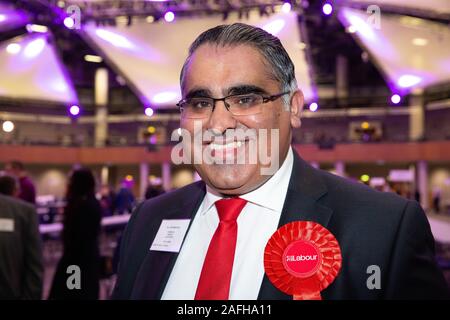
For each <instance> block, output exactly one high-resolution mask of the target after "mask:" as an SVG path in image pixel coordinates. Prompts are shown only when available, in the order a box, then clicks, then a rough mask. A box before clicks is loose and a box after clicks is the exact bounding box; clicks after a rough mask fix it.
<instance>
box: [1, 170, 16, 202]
mask: <svg viewBox="0 0 450 320" xmlns="http://www.w3.org/2000/svg"><path fill="white" fill-rule="evenodd" d="M0 193H1V194H4V195H7V196H10V197H14V198H16V197H17V196H18V195H19V188H18V186H17V180H16V178H14V177H12V176H9V175H3V176H0Z"/></svg>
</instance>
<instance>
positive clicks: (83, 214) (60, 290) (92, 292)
mask: <svg viewBox="0 0 450 320" xmlns="http://www.w3.org/2000/svg"><path fill="white" fill-rule="evenodd" d="M101 215H102V209H101V207H100V203H99V202H98V201H97V199H96V198H95V179H94V176H93V174H92V172H91V171H90V170H89V169H84V168H82V169H78V170H76V171H74V172H73V174H72V176H71V178H70V181H69V186H68V190H67V206H66V208H65V211H64V230H63V245H64V252H63V256H62V258H61V260H60V261H59V263H58V267H57V269H56V272H55V276H54V278H53V284H52V288H51V291H50V295H49V299H83V300H87V299H98V294H99V276H100V253H99V245H98V235H99V233H100V223H101ZM72 265H74V266H78V267H79V270H80V273H79V274H80V279H79V280H80V281H79V284H80V286H77V283H76V282H77V278H76V271H74V270H76V267H75V269H73V267H71V268H69V269H68V267H69V266H72ZM77 287H80V289H78V288H77Z"/></svg>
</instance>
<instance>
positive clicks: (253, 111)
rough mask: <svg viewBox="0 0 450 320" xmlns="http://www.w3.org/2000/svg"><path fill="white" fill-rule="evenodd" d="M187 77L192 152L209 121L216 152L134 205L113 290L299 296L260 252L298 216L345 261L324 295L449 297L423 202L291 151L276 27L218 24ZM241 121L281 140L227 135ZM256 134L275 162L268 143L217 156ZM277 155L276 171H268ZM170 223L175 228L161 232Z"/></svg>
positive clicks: (166, 295)
mask: <svg viewBox="0 0 450 320" xmlns="http://www.w3.org/2000/svg"><path fill="white" fill-rule="evenodd" d="M180 78H181V91H182V95H183V100H182V101H180V103H179V106H180V109H181V127H182V128H183V129H184V130H186V131H187V132H189V133H191V134H192V135H191V137H192V139H185V137H183V140H188V141H187V143H186V146H187V147H186V149H185V151H186V152H187V154H188V156H189V157H191V158H192V156H193V155H194V157H195V154H196V152H198V148H197V149H196V147H195V143H194V142H195V139H196V137H197V136H198V132H197V133H196V132H195V131H196V130H195V129H196V128H195V127H196V126H197V127H198V125H199V124H200V125H201V127H202V132H201V133H202V134H204V133H209V137H210V140H208V139H207V140H206V141H203V142H202V145H201V149H200V153H203V154H205V156H204V160H211V159H210V158H211V157H214V159H215V160H216V161H213V162H211V161H203V162H197V163H196V164H195V167H196V170H197V172H198V173H199V175H200V176H201V177H202V179H203V181H200V182H196V183H193V184H191V185H189V186H186V187H184V188H181V189H179V190H177V191H174V192H170V193H168V194H165V195H162V196H160V197H157V198H154V199H151V200H148V201H146V202H144V203H143V204H141V205H140V206H139V207H138V208H137V209H136V210H135V212H134V214H133V216H132V218H131V220H130V222H129V224H128V226H127V228H126V231H125V233H124V236H123V240H122V244H121V257H120V263H119V272H118V279H117V284H116V288H115V291H114V294H113V297H114V298H116V299H292V296H288V295H286V294H284V293H283V292H281V291H279V290H278V289H277V288H275V287H274V285H273V284H272V283H271V282H270V281H269V279H268V278H267V276H266V275H265V273H264V265H263V259H264V258H263V256H264V248H265V246H266V244H267V241H268V240H269V239H270V237H271V235H272V234H273V233H274V232H275V231H276V230H277V228H279V227H281V226H283V225H285V224H287V223H289V222H293V221H314V222H316V223H319V224H321V225H322V226H324V227H325V228H327V229H328V230H329V231H330V232H331V233H333V234H334V236H335V237H336V238H337V240H338V242H339V244H340V247H341V252H342V257H343V260H342V268H341V271H340V273H339V274H338V276H337V277H336V279H335V281H334V282H333V283H332V284H331V285H330V286H329V287H328V288H327V289H325V290H324V291H323V292H322V293H321V294H322V297H323V298H324V299H398V298H400V299H402V298H406V299H408V298H414V299H420V298H446V297H448V288H447V286H446V284H445V281H444V278H443V276H442V274H441V272H440V270H439V269H438V267H437V266H436V264H435V261H434V240H433V236H432V234H431V232H430V227H429V224H428V222H427V218H426V216H425V215H424V213H423V211H422V209H421V208H420V206H419V205H418V204H417V203H416V202H412V201H408V200H405V199H402V198H400V197H397V196H395V195H391V194H384V193H380V192H376V191H373V190H371V189H369V188H368V187H365V186H362V185H359V184H354V183H351V182H349V181H347V180H345V179H342V178H339V177H337V176H334V175H331V174H328V173H326V172H323V171H320V170H316V169H314V168H312V167H311V166H309V165H308V164H307V163H306V162H305V161H304V160H302V159H301V158H300V157H299V156H298V155H297V154H296V153H295V152H294V151H293V150H292V148H291V146H290V142H291V136H292V128H298V127H300V114H301V111H302V106H303V95H302V93H301V91H300V90H299V89H298V88H297V83H296V80H295V76H294V66H293V64H292V61H291V60H290V58H289V56H288V55H287V53H286V51H285V50H284V48H283V47H282V45H281V43H280V41H279V40H278V39H277V38H276V37H274V36H272V35H270V34H269V33H267V32H265V31H263V30H262V29H259V28H254V27H251V26H248V25H245V24H233V25H223V26H218V27H215V28H212V29H210V30H208V31H206V32H204V33H203V34H201V35H200V36H199V37H198V38H197V39H196V40H195V41H194V43H193V44H192V45H191V48H190V51H189V56H188V58H187V60H186V62H185V65H184V67H183V69H182V72H181V77H180ZM237 129H241V130H243V131H244V132H245V131H250V130H257V131H258V132H264V130H266V131H270V132H275V133H276V134H275V137H277V139H275V141H273V140H267V141H265V139H263V135H262V134H260V133H258V134H256V135H249V136H248V137H245V138H244V139H241V138H239V137H238V138H235V139H234V140H230V139H229V136H227V132H230V131H233V130H237ZM268 136H270V133H268ZM239 139H240V140H239ZM254 139H256V140H258V141H257V142H258V145H259V146H262V148H263V149H265V151H267V153H268V154H269V155H271V158H270V159H271V161H270V163H268V162H264V161H263V159H262V157H261V155H260V154H259V153H258V159H257V160H258V161H256V163H254V162H250V161H247V162H245V163H240V162H237V163H232V164H229V163H228V162H226V163H223V161H222V162H221V161H218V160H224V159H225V158H228V157H229V156H230V155H231V156H235V155H236V154H238V155H242V154H244V155H246V156H250V155H251V154H250V153H251V152H253V149H251V148H250V146H251V143H252V142H253V141H252V140H254ZM261 142H263V143H261ZM191 143H192V145H194V146H193V148H191V147H190V144H191ZM196 150H197V151H196ZM274 155H275V156H276V157H273V156H274ZM249 158H250V157H247V158H246V159H249ZM277 160H279V165H280V167H279V168H278V170H275V172H273V173H271V174H263V172H267V171H264V170H263V169H267V167H270V166H271V164H273V163H276V162H277ZM182 219H189V220H190V224H189V227H188V230H187V233H186V236H185V238H184V241H183V244H182V246H181V249H180V250H178V248H170V249H168V250H164V241H161V237H160V235H161V234H162V235H164V234H165V235H166V236H167V237H165V238H164V237H163V240H167V241H168V242H167V243H169V244H171V243H172V239H173V238H174V237H178V236H180V235H179V234H177V232H176V231H173V230H180V229H182V228H181V227H180V225H178V227H177V226H175V223H176V222H175V221H176V220H182ZM163 222H164V223H165V226H168V225H169V226H172V227H173V229H172V231H169V232H168V233H167V231H166V232H164V230H167V229H165V228H166V227H164V225H163V224H162V223H163ZM177 228H178V229H177ZM158 230H161V232H160V235H158V236H157V233H158ZM171 232H172V233H171ZM181 236H183V234H182V233H181ZM155 243H156V245H155ZM167 243H166V244H167ZM158 248H159V249H158ZM161 248H162V249H161ZM173 251H177V252H173ZM373 265H376V266H378V267H379V269H380V271H381V274H380V286H379V287H380V288H379V289H370V288H369V287H368V286H367V279H368V277H369V276H370V274H367V269H368V267H369V266H373Z"/></svg>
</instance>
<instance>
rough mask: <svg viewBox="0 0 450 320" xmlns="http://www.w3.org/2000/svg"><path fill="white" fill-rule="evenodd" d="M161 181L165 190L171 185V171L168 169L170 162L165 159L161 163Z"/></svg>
mask: <svg viewBox="0 0 450 320" xmlns="http://www.w3.org/2000/svg"><path fill="white" fill-rule="evenodd" d="M162 183H163V188H164V190H165V191H169V190H170V189H171V187H172V173H171V170H170V162H168V161H166V162H164V163H163V164H162Z"/></svg>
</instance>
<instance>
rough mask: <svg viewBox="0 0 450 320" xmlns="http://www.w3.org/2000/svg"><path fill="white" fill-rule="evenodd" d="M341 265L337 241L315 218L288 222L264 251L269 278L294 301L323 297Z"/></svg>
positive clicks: (265, 266) (271, 239) (272, 238)
mask: <svg viewBox="0 0 450 320" xmlns="http://www.w3.org/2000/svg"><path fill="white" fill-rule="evenodd" d="M341 265H342V256H341V249H340V247H339V243H338V241H337V240H336V238H335V237H334V235H333V234H332V233H331V232H330V231H328V230H327V229H326V228H325V227H323V226H322V225H320V224H318V223H315V222H312V221H295V222H291V223H288V224H285V225H284V226H282V227H281V228H279V229H278V230H277V231H275V233H274V234H273V235H272V237H271V238H270V239H269V241H268V242H267V245H266V248H265V251H264V269H265V272H266V274H267V277H268V278H269V280H270V281H271V282H272V284H273V285H274V286H275V287H276V288H278V289H279V290H281V291H283V292H284V293H286V294H288V295H292V296H293V299H294V300H322V297H321V295H320V292H321V291H322V290H324V289H325V288H326V287H328V286H329V285H330V284H331V283H332V282H333V281H334V279H335V278H336V276H337V275H338V273H339V271H340V269H341Z"/></svg>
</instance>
